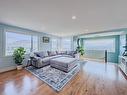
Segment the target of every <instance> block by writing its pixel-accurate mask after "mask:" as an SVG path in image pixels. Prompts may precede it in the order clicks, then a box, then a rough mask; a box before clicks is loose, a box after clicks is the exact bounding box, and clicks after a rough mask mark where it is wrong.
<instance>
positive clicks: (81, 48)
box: [76, 39, 84, 59]
mask: <svg viewBox="0 0 127 95" xmlns="http://www.w3.org/2000/svg"><path fill="white" fill-rule="evenodd" d="M77 45H78V46H77V48H76V52H77V54H76V58H77V59H79V58H80V56H83V55H84V48H83V47H82V46H81V45H80V39H78V40H77Z"/></svg>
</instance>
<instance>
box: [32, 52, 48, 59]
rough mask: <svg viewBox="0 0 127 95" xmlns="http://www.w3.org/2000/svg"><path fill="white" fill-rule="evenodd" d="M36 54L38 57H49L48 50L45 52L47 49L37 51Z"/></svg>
mask: <svg viewBox="0 0 127 95" xmlns="http://www.w3.org/2000/svg"><path fill="white" fill-rule="evenodd" d="M34 54H35V55H36V56H37V57H41V58H44V57H47V56H48V54H47V52H45V51H42V52H35V53H34Z"/></svg>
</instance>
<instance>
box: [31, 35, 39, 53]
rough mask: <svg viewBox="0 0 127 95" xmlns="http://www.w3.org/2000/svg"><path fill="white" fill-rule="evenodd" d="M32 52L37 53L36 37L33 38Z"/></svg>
mask: <svg viewBox="0 0 127 95" xmlns="http://www.w3.org/2000/svg"><path fill="white" fill-rule="evenodd" d="M32 38H33V51H34V52H35V51H38V37H37V36H33V37H32Z"/></svg>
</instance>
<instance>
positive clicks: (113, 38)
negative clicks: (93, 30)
mask: <svg viewBox="0 0 127 95" xmlns="http://www.w3.org/2000/svg"><path fill="white" fill-rule="evenodd" d="M108 39H112V40H114V46H113V47H114V49H113V50H107V51H108V52H110V53H115V52H116V38H115V37H108V38H98V39H95V40H108ZM85 40H94V39H84V40H83V47H84V48H85V44H84V43H85ZM85 49H86V48H85ZM86 50H88V49H86ZM90 50H91V49H90ZM94 50H96V49H94ZM97 50H99V49H97ZM100 50H101V49H100ZM102 50H103V49H102Z"/></svg>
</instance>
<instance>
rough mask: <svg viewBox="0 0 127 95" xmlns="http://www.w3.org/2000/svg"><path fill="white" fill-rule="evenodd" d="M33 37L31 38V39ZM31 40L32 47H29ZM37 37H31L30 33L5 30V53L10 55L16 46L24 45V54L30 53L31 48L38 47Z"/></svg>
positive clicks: (35, 48)
mask: <svg viewBox="0 0 127 95" xmlns="http://www.w3.org/2000/svg"><path fill="white" fill-rule="evenodd" d="M32 38H33V40H31V39H32ZM32 41H33V48H32V47H31V45H32ZM37 44H38V40H37V37H32V36H31V35H24V34H18V33H13V32H6V50H5V55H6V56H8V55H12V54H13V52H14V49H16V48H18V47H24V48H25V50H26V54H28V53H30V51H31V49H32V50H37V49H38V48H37V47H38V45H37Z"/></svg>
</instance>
